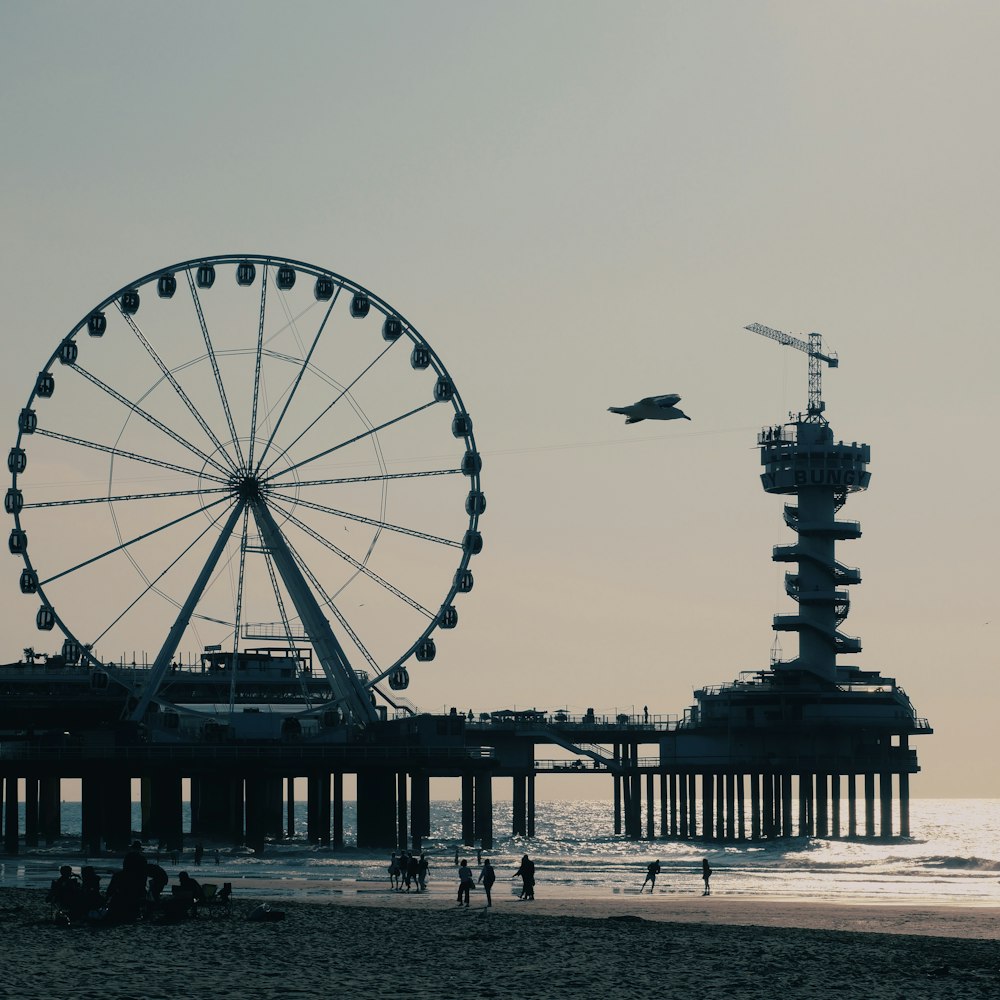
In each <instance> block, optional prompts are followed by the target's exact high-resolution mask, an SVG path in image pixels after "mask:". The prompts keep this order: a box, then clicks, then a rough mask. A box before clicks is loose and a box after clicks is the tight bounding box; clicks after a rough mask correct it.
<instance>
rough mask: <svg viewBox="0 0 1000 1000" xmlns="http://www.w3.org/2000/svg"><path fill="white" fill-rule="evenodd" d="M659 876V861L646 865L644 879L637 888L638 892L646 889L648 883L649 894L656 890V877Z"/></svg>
mask: <svg viewBox="0 0 1000 1000" xmlns="http://www.w3.org/2000/svg"><path fill="white" fill-rule="evenodd" d="M659 874H660V862H659V859H657V860H656V861H650V863H649V864H648V865H646V877H645V879H644V880H643V883H642V885H641V886H640V887H639V892H640V893H641V892H642V890H643V889H645V888H646V883H647V882H648V883H649V891H650V894H652V892H653V891H654V890H655V889H656V876H657V875H659Z"/></svg>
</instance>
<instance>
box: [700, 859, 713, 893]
mask: <svg viewBox="0 0 1000 1000" xmlns="http://www.w3.org/2000/svg"><path fill="white" fill-rule="evenodd" d="M701 877H702V878H703V879H704V880H705V891H704V892H703V893H702V895H703V896H711V895H712V887H711V886H710V885H709V884H708V880H709V879H710V878H711V877H712V868H711V866H710V865H709V863H708V858H702V859H701Z"/></svg>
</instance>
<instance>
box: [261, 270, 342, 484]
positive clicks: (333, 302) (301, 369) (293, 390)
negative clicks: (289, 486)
mask: <svg viewBox="0 0 1000 1000" xmlns="http://www.w3.org/2000/svg"><path fill="white" fill-rule="evenodd" d="M343 287H344V286H343V285H337V290H336V292H334V294H333V297H332V298H331V299H330V305H329V306H328V307H327V310H326V313H325V314H324V315H323V320H322V322H321V323H320V325H319V329H318V330H317V331H316V336H315V337H313V342H312V344H311V345H310V347H309V350H308V352H307V353H306V356H305V358H304V359H303V361H302V365H301V366H300V367H299V370H298V372H297V373H296V375H295V380H294V382H293V383H292V387H291V389H290V390H289V392H288V395H287V396H286V398H285V405H284V406H283V407H282V410H281V413H280V414H278V419H277V420H276V421H275V423H274V427H273V428H272V429H271V434H270V437H268V439H267V444H266V445H264V450H263V451H262V452H261V453H260V459H259V460H258V462H257V468H256V469H255V470H254V474H255V475H259V474H260V470H261V467H262V466H263V464H264V459H266V458H267V453H268V452H269V451H270V450H271V445H272V444H274V436H275V435H276V434H277V433H278V428H279V427H281V422H282V420H284V419H285V414H286V413H287V412H288V407H289V406H291V404H292V400H293V399H294V398H295V393H296V391H297V390H298V388H299V383H300V382H301V381H302V376H303V375H305V373H306V369H307V368H308V367H309V361H310V359H311V358H312V356H313V351H315V350H316V345H317V344H318V343H319V338H320V337H321V336H322V335H323V330H324V329H325V328H326V323H327V320H328V319H329V318H330V314H331V313H332V312H333V307H334V305H336V302H337V299H338V298H339V297H340V291H341V289H342V288H343ZM303 433H304V432H303Z"/></svg>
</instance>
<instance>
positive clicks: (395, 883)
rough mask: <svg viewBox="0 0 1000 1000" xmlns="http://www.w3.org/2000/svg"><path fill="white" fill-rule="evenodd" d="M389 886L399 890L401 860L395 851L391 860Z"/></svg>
mask: <svg viewBox="0 0 1000 1000" xmlns="http://www.w3.org/2000/svg"><path fill="white" fill-rule="evenodd" d="M389 885H390V886H392V888H393V889H398V888H399V858H398V857H397V856H396V852H395V851H393V852H392V857H391V858H390V859H389Z"/></svg>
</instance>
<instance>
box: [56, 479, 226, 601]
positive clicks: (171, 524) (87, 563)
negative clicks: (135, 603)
mask: <svg viewBox="0 0 1000 1000" xmlns="http://www.w3.org/2000/svg"><path fill="white" fill-rule="evenodd" d="M228 499H229V498H228V497H220V498H219V499H218V500H214V501H213V502H212V503H210V504H206V505H205V506H204V507H202V506H200V505H199V506H198V507H195V509H194V510H191V511H188V513H186V514H182V515H181V516H180V517H175V518H174V519H173V520H172V521H167V523H166V524H161V525H159V527H156V528H153V529H151V530H150V531H145V532H143V533H142V534H141V535H136V536H135V537H134V538H130V539H129V540H128V541H127V542H122V543H121V544H119V545H115V546H114V547H113V548H110V549H106V550H105V551H104V552H101V553H99V554H98V555H96V556H91V558H90V559H85V560H84V561H83V562H81V563H77V564H76V565H75V566H71V567H70V568H69V569H64V570H63V571H62V572H61V573H56V574H54V575H53V576H50V577H48V578H47V579H45V580H40V581H39V586H42V587H44V586H46V585H48V584H50V583H54V582H55V581H56V580H61V579H62V578H63V577H64V576H69V575H70V573H75V572H76V571H77V570H79V569H83V568H84V567H85V566H90V565H92V564H93V563H95V562H99V561H100V560H101V559H106V558H107V557H108V556H112V555H114V554H115V553H116V552H121V551H123V550H124V549H127V548H130V547H131V546H133V545H135V544H136V543H138V542H142V541H145V540H146V539H147V538H152V537H153V535H158V534H159V533H160V532H161V531H166V530H167V529H168V528H173V527H175V526H176V525H178V524H180V523H182V522H183V521H187V520H188V519H189V518H192V517H194V516H195V515H196V514H201V513H202V512H203V511H206V510H211V509H212V508H213V507H217V506H218V505H219V504H220V503H225V502H226V501H227V500H228Z"/></svg>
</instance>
